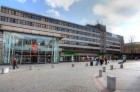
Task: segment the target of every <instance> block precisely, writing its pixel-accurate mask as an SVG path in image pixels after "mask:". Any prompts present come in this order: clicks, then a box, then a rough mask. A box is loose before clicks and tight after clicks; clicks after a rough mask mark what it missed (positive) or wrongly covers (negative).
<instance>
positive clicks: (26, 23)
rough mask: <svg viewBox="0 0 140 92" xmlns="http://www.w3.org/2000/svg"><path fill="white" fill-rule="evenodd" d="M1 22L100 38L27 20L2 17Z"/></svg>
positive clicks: (95, 35)
mask: <svg viewBox="0 0 140 92" xmlns="http://www.w3.org/2000/svg"><path fill="white" fill-rule="evenodd" d="M0 20H1V21H5V22H11V23H16V24H21V25H27V26H34V27H39V28H47V29H51V30H57V31H63V32H69V33H74V34H79V35H85V36H91V37H96V38H100V36H99V35H97V34H91V33H86V32H81V31H76V30H72V29H67V28H60V27H55V26H51V25H46V24H40V23H35V22H30V21H25V20H19V19H14V18H9V17H4V16H1V18H0Z"/></svg>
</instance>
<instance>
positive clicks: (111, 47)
mask: <svg viewBox="0 0 140 92" xmlns="http://www.w3.org/2000/svg"><path fill="white" fill-rule="evenodd" d="M106 48H109V49H120V47H113V46H108V47H106Z"/></svg>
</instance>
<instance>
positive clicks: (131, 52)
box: [129, 35, 135, 59]
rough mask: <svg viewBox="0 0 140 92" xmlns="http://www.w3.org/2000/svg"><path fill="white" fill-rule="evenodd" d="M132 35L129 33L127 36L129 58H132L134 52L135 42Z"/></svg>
mask: <svg viewBox="0 0 140 92" xmlns="http://www.w3.org/2000/svg"><path fill="white" fill-rule="evenodd" d="M134 38H135V37H134V36H133V35H131V36H130V38H129V53H130V54H131V59H133V57H134V53H135V42H134Z"/></svg>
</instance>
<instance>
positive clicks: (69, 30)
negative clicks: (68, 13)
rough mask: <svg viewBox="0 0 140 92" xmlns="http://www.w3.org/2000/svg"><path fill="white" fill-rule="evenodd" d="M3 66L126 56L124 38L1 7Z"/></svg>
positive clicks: (94, 27) (97, 28)
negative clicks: (13, 59)
mask: <svg viewBox="0 0 140 92" xmlns="http://www.w3.org/2000/svg"><path fill="white" fill-rule="evenodd" d="M0 39H1V40H0V53H1V55H0V56H1V61H0V62H1V63H4V64H6V63H8V64H10V63H11V61H12V58H13V57H16V58H17V60H18V61H19V63H50V62H51V63H59V62H63V61H65V62H69V61H70V62H71V61H82V60H83V57H94V56H97V55H99V54H103V53H106V54H107V55H109V56H111V55H112V54H118V53H122V51H123V43H124V42H123V37H122V36H120V35H116V34H112V33H109V32H107V31H106V26H104V25H101V24H97V25H90V24H87V25H85V26H83V25H79V24H75V23H71V22H67V21H63V20H59V19H54V18H50V17H46V16H42V15H37V14H33V13H29V12H25V11H21V10H17V9H12V8H9V7H5V6H1V7H0Z"/></svg>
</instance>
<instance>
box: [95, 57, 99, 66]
mask: <svg viewBox="0 0 140 92" xmlns="http://www.w3.org/2000/svg"><path fill="white" fill-rule="evenodd" d="M95 60H96V64H95V65H96V66H97V65H98V63H99V61H100V59H99V57H96V58H95Z"/></svg>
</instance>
